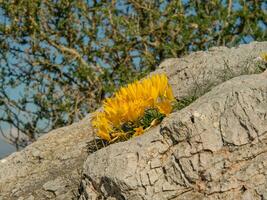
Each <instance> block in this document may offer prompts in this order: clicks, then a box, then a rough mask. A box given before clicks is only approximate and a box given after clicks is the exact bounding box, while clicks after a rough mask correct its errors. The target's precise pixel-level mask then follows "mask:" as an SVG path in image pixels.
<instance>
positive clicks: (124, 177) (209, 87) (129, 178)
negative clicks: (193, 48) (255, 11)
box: [0, 42, 267, 200]
mask: <svg viewBox="0 0 267 200" xmlns="http://www.w3.org/2000/svg"><path fill="white" fill-rule="evenodd" d="M262 52H267V42H253V43H250V44H248V45H241V46H239V47H236V48H231V49H229V48H226V47H216V48H212V49H210V50H209V51H205V52H196V53H192V54H190V55H188V56H186V57H184V58H179V59H167V60H166V61H164V62H163V63H162V64H161V65H160V66H159V69H158V70H156V71H155V72H153V73H162V72H164V73H166V74H167V76H168V78H169V82H170V84H171V85H172V88H173V91H174V94H175V97H176V98H177V99H178V100H181V99H186V98H190V97H191V96H196V97H199V96H201V95H202V96H201V97H199V98H198V99H197V100H196V101H195V102H193V103H192V104H191V105H189V106H187V107H186V108H184V109H182V110H180V111H177V112H174V113H172V114H171V115H169V116H168V117H166V118H165V119H164V121H163V122H162V123H161V124H160V125H159V126H157V127H154V128H153V129H150V130H149V131H148V132H147V133H145V134H144V135H142V136H140V137H136V138H134V139H132V140H129V141H127V142H123V143H117V144H113V145H110V146H108V147H106V148H103V149H101V150H98V151H96V152H94V153H92V154H90V155H88V152H87V150H88V147H87V143H88V142H90V141H92V140H93V138H94V137H93V130H92V128H91V126H90V119H91V115H88V116H87V117H86V118H85V119H84V120H82V121H80V122H78V123H75V124H73V125H71V126H68V127H64V128H60V129H57V130H53V131H51V132H50V133H48V134H46V135H44V136H42V137H40V138H39V139H38V140H37V141H36V142H34V143H33V144H31V145H29V146H28V147H27V148H25V149H24V150H22V151H20V152H16V153H13V154H12V155H10V156H8V157H6V158H4V159H2V160H0V200H43V199H59V200H60V199H62V200H63V199H64V200H65V199H66V200H68V199H80V200H87V199H88V200H100V199H103V200H104V199H105V200H124V199H125V200H128V199H129V200H139V199H140V200H149V199H151V200H164V199H211V200H212V199H215V200H216V199H225V200H226V199H242V200H243V199H244V200H249V199H260V200H264V199H266V200H267V189H266V188H267V161H266V160H267V153H266V152H267V136H266V135H267V134H266V133H267V75H266V73H267V72H265V75H264V73H262V74H257V75H256V74H255V73H260V71H263V70H264V69H265V68H266V63H264V62H262V61H259V59H258V57H259V55H260V54H261V53H262ZM244 74H255V75H244ZM233 77H236V78H233ZM232 78H233V79H232ZM229 79H230V80H229ZM227 80H228V81H227Z"/></svg>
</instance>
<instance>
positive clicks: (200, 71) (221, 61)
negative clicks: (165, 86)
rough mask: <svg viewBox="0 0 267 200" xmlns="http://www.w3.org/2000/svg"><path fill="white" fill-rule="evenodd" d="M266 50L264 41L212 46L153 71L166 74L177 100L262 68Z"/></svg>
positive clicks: (174, 59)
mask: <svg viewBox="0 0 267 200" xmlns="http://www.w3.org/2000/svg"><path fill="white" fill-rule="evenodd" d="M266 51H267V42H252V43H250V44H245V45H240V46H239V47H234V48H230V49H229V48H226V47H213V48H211V49H209V51H198V52H195V53H192V54H189V55H188V56H185V57H183V58H171V59H167V60H165V61H164V62H162V63H161V64H160V66H159V68H160V69H158V70H156V71H155V72H153V73H166V74H167V75H168V77H169V82H170V84H171V85H172V87H173V89H174V94H175V97H176V98H177V99H183V98H187V97H189V96H199V95H202V94H204V93H206V92H207V90H210V89H211V88H212V87H214V86H216V85H218V84H219V83H222V82H224V81H226V80H229V79H230V78H233V77H236V76H239V75H244V74H254V73H259V72H261V71H264V69H266V65H265V63H264V62H261V61H259V59H258V58H259V56H260V54H261V53H262V52H266Z"/></svg>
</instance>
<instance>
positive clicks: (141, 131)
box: [134, 126, 144, 136]
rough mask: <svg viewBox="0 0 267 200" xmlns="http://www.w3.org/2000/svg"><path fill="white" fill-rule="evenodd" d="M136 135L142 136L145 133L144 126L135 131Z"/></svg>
mask: <svg viewBox="0 0 267 200" xmlns="http://www.w3.org/2000/svg"><path fill="white" fill-rule="evenodd" d="M134 131H135V133H134V136H138V135H142V134H143V133H144V129H143V127H142V126H140V127H138V128H135V129H134Z"/></svg>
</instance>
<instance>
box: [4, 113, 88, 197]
mask: <svg viewBox="0 0 267 200" xmlns="http://www.w3.org/2000/svg"><path fill="white" fill-rule="evenodd" d="M89 121H90V116H88V117H87V118H85V119H84V120H83V121H81V122H79V123H75V124H73V125H71V126H68V127H64V128H60V129H57V130H54V131H52V132H50V133H49V134H46V135H44V136H42V137H41V138H39V139H38V141H36V142H34V143H33V144H31V145H30V146H28V147H26V148H25V149H24V150H22V151H20V152H16V153H13V154H12V155H10V156H8V157H7V158H5V159H2V160H0V200H7V199H8V200H12V199H14V200H17V199H19V200H41V199H55V198H56V199H62V200H65V199H71V198H72V197H75V195H77V191H78V190H77V189H78V186H79V182H80V177H81V169H82V165H83V162H84V160H85V159H86V157H87V155H88V154H87V147H86V145H87V142H88V141H89V140H92V137H93V136H92V129H91V127H90V125H89Z"/></svg>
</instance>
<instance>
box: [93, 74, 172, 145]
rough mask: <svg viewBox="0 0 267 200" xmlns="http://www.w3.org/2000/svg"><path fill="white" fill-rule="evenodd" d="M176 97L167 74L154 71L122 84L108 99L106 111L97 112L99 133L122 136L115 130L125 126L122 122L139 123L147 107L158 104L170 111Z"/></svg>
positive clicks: (112, 137) (95, 123)
mask: <svg viewBox="0 0 267 200" xmlns="http://www.w3.org/2000/svg"><path fill="white" fill-rule="evenodd" d="M173 100H174V96H173V93H172V89H171V87H170V85H169V84H168V79H167V76H166V75H165V74H156V75H152V76H150V77H148V78H146V79H143V80H141V81H135V82H133V83H131V84H129V85H127V86H125V87H122V88H120V89H119V90H118V91H117V92H116V93H115V94H114V96H113V97H111V98H107V99H105V100H104V103H103V111H100V112H97V113H96V116H95V117H94V119H93V121H92V125H93V126H94V128H95V129H96V130H97V136H98V137H100V138H102V139H104V140H107V141H114V140H116V138H118V135H116V134H114V131H115V130H122V127H121V126H122V125H123V124H125V123H129V122H130V123H131V124H134V125H136V124H138V123H137V122H138V120H139V119H141V118H142V117H143V116H144V113H145V111H146V110H147V109H155V108H156V109H158V110H159V112H160V113H162V114H165V115H168V114H169V113H170V112H171V111H172V101H173ZM143 131H144V130H143V128H142V129H141V128H140V127H139V128H137V130H135V133H134V135H138V134H141V133H142V132H143ZM112 132H113V134H112ZM120 135H122V134H120Z"/></svg>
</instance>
